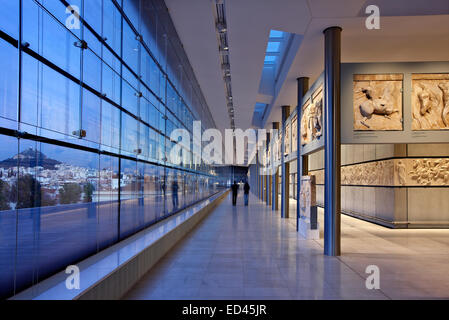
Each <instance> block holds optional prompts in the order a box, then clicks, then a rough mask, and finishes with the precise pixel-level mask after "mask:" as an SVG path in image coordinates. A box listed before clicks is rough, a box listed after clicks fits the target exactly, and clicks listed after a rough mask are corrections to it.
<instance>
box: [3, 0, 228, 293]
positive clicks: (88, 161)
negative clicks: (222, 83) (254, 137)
mask: <svg viewBox="0 0 449 320" xmlns="http://www.w3.org/2000/svg"><path fill="white" fill-rule="evenodd" d="M20 3H21V6H19V4H20ZM70 4H71V5H72V7H71V8H67V7H66V5H67V2H66V1H63V0H15V1H11V0H0V5H1V8H2V9H1V10H0V70H2V72H1V73H0V146H1V148H0V271H1V272H0V298H5V297H9V296H12V295H13V294H15V293H17V292H19V291H21V290H23V289H24V288H26V287H28V286H30V285H33V284H35V283H37V282H39V281H41V280H42V279H45V278H46V277H48V276H50V275H52V274H53V273H55V272H58V271H60V270H63V269H65V267H66V266H67V265H70V264H73V263H76V262H77V261H79V260H81V259H83V258H86V257H87V256H89V255H92V254H94V253H96V252H98V251H100V250H102V249H104V248H106V247H107V246H110V245H111V244H114V243H116V242H117V241H119V240H120V239H123V238H124V237H127V236H129V235H131V234H133V233H135V232H137V231H139V230H141V229H143V228H145V227H147V226H149V225H151V224H153V223H155V222H157V221H158V220H160V219H163V218H165V217H167V216H169V215H171V214H173V213H175V212H177V211H179V210H180V209H182V208H185V207H186V206H189V205H191V204H193V203H195V202H196V201H199V200H202V199H204V198H206V197H208V196H210V195H211V194H214V193H215V192H217V191H218V190H219V188H220V187H221V186H222V185H223V183H222V182H221V181H220V180H219V179H218V178H217V176H216V175H215V174H214V170H213V169H212V168H211V167H208V166H205V165H201V166H198V167H197V168H194V166H193V164H192V154H190V153H188V154H187V155H186V156H185V159H183V162H182V163H181V165H179V166H175V165H174V164H172V163H169V162H168V159H167V158H168V152H169V150H170V148H171V147H172V146H173V144H174V142H173V141H171V140H170V139H169V136H170V133H171V131H172V130H174V129H176V128H186V129H188V130H189V131H192V122H193V121H194V120H203V119H200V118H199V116H197V114H201V113H198V112H196V111H195V110H201V106H200V105H196V104H195V103H196V102H197V103H198V104H199V99H198V97H197V96H198V93H195V92H194V90H193V87H194V84H192V83H190V82H189V81H187V78H186V77H183V73H182V70H180V68H179V65H180V63H179V61H178V60H179V58H178V57H177V54H176V51H175V49H174V45H173V43H172V42H173V41H174V40H176V39H171V38H170V36H167V34H168V33H167V30H165V29H164V28H165V24H166V22H164V21H163V20H162V19H160V18H159V16H158V15H157V14H156V12H157V10H156V8H155V5H154V2H153V1H149V0H148V1H146V0H72V1H70ZM71 9H73V10H75V11H74V13H73V12H71ZM78 9H79V13H80V19H79V24H77V19H76V16H77V15H76V10H78ZM19 21H21V24H20V23H19ZM18 43H21V44H22V45H21V46H19V45H18ZM183 63H184V64H185V63H186V62H185V61H184V62H183ZM195 101H196V102H195Z"/></svg>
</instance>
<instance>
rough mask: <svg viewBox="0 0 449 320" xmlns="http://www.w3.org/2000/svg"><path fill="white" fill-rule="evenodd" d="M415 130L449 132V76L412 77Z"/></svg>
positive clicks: (417, 75) (413, 124) (418, 75)
mask: <svg viewBox="0 0 449 320" xmlns="http://www.w3.org/2000/svg"><path fill="white" fill-rule="evenodd" d="M412 87H413V93H412V116H413V123H412V129H413V130H449V74H413V75H412Z"/></svg>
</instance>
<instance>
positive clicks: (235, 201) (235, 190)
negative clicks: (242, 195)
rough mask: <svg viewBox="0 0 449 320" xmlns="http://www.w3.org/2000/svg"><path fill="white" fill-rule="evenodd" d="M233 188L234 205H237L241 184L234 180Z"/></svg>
mask: <svg viewBox="0 0 449 320" xmlns="http://www.w3.org/2000/svg"><path fill="white" fill-rule="evenodd" d="M231 189H232V205H233V206H235V205H236V204H237V192H238V190H239V185H238V184H237V182H235V181H234V184H233V185H232V186H231Z"/></svg>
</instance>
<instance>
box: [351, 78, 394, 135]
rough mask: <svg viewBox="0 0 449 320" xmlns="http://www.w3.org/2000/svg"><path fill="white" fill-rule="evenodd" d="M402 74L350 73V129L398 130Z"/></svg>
mask: <svg viewBox="0 0 449 320" xmlns="http://www.w3.org/2000/svg"><path fill="white" fill-rule="evenodd" d="M402 78H403V76H402V75H399V74H395V75H354V130H402Z"/></svg>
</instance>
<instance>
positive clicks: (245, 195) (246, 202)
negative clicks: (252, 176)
mask: <svg viewBox="0 0 449 320" xmlns="http://www.w3.org/2000/svg"><path fill="white" fill-rule="evenodd" d="M249 189H251V188H250V186H249V183H248V181H246V182H245V185H244V186H243V193H244V194H243V198H244V199H245V206H247V205H248V197H249Z"/></svg>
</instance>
